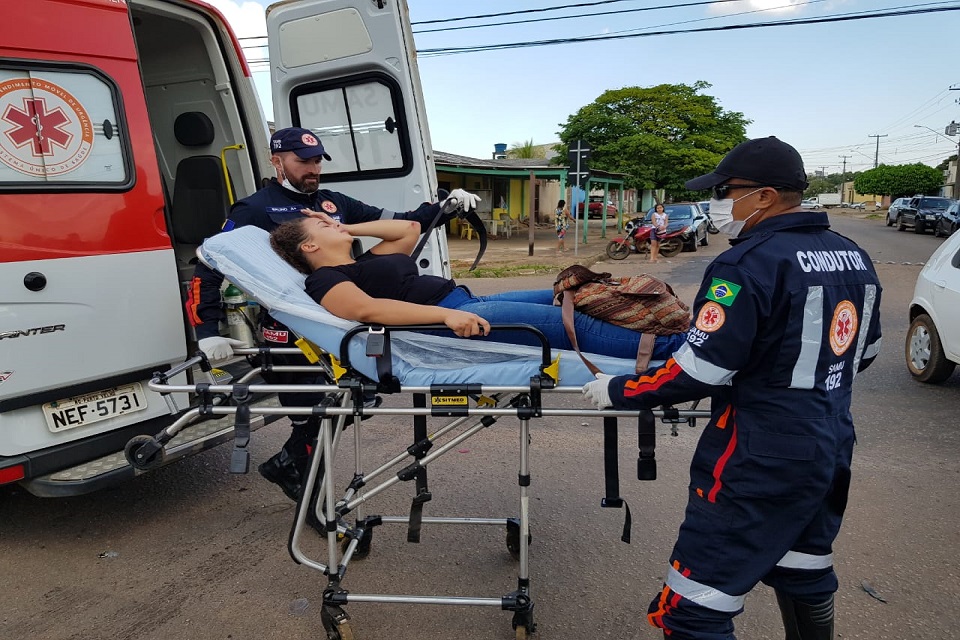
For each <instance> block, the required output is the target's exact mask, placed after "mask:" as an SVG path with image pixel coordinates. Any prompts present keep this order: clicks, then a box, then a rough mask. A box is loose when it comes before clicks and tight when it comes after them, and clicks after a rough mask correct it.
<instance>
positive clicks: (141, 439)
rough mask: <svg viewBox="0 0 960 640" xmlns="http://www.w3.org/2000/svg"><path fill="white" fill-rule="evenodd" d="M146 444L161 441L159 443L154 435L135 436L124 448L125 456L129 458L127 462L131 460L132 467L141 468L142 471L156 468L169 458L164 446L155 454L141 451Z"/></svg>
mask: <svg viewBox="0 0 960 640" xmlns="http://www.w3.org/2000/svg"><path fill="white" fill-rule="evenodd" d="M145 444H159V443H157V439H156V438H154V437H153V436H148V435H141V436H134V437H132V438H130V441H129V442H127V446H125V447H124V448H123V457H124V458H126V459H127V462H129V463H130V465H131V466H132V467H134V468H135V469H140V470H141V471H149V470H150V469H156V468H157V467H159V466H162V465H163V463H164V461H165V460H166V458H167V454H166V451H164V449H163V447H161V448H160V449H159V450H157V451H156V452H155V453H154V454H152V455H150V456H145V455H144V454H142V453H140V452H139V449H140V448H141V447H142V446H143V445H145Z"/></svg>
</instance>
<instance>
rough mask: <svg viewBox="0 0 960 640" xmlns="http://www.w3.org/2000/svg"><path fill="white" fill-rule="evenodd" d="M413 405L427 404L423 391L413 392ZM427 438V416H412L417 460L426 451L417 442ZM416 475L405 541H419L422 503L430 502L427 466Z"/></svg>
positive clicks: (420, 406) (420, 468) (424, 405)
mask: <svg viewBox="0 0 960 640" xmlns="http://www.w3.org/2000/svg"><path fill="white" fill-rule="evenodd" d="M413 406H414V407H415V408H417V409H423V408H424V407H426V406H427V396H426V394H423V393H415V394H413ZM426 439H427V417H426V416H423V415H418V416H414V417H413V443H414V447H416V449H417V453H416V458H417V460H419V459H421V458H423V457H424V456H426V451H423V450H422V447H417V443H420V442H423V441H425V440H426ZM416 473H417V476H416V492H415V494H414V496H413V502H412V503H411V504H410V519H409V521H408V522H407V542H420V528H421V525H422V524H423V504H424V503H425V502H430V499H431V498H432V496H431V495H430V491H429V490H428V489H427V468H426V467H419V468H418V469H417V472H416Z"/></svg>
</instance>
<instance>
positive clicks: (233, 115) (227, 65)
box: [130, 0, 270, 283]
mask: <svg viewBox="0 0 960 640" xmlns="http://www.w3.org/2000/svg"><path fill="white" fill-rule="evenodd" d="M130 12H131V14H132V20H133V27H134V34H135V37H136V46H137V52H138V55H139V58H140V65H141V70H142V74H143V84H144V91H145V94H146V102H147V110H148V112H149V116H150V121H151V126H152V129H153V132H154V142H155V147H156V152H157V159H158V161H159V167H160V174H161V178H162V180H163V187H164V195H165V199H166V204H167V207H166V217H167V227H168V229H169V230H170V236H171V240H172V241H173V244H174V248H175V253H176V256H177V268H178V271H179V274H180V281H181V282H182V283H187V282H188V281H189V280H190V278H191V277H192V276H193V269H194V265H195V264H196V249H197V247H198V246H199V244H200V243H201V242H203V240H204V239H205V238H207V237H209V236H211V235H213V234H214V233H216V232H218V231H219V230H220V228H221V226H222V224H223V222H224V220H225V219H226V214H227V211H228V210H229V207H230V204H231V202H232V201H235V200H237V199H239V198H243V197H245V196H247V195H249V194H251V193H253V192H254V191H256V190H257V189H258V188H259V179H260V176H268V175H270V174H269V173H268V172H267V171H266V169H267V168H268V167H267V166H266V165H265V164H264V165H259V166H257V163H258V162H261V161H260V160H259V159H258V157H257V156H258V155H259V156H266V149H258V148H256V147H257V141H258V140H261V139H262V140H263V142H262V143H261V144H265V142H266V140H265V133H260V132H251V131H249V130H248V127H246V126H245V124H244V123H245V122H256V123H259V122H261V121H262V117H261V116H260V108H259V105H258V104H257V102H256V97H255V94H254V92H253V88H252V85H251V84H250V83H249V82H248V81H247V79H246V77H245V76H244V74H243V71H242V69H241V68H240V66H239V61H238V60H237V59H236V56H231V57H229V58H228V57H225V56H224V53H223V52H224V51H227V52H233V51H235V49H234V46H233V43H232V42H231V41H230V40H229V38H228V36H226V34H224V33H222V32H221V31H220V30H219V29H217V28H216V27H215V25H213V24H212V23H211V22H210V21H209V20H208V19H207V18H206V16H204V15H203V14H201V13H199V12H198V11H196V10H191V9H188V8H186V7H183V6H177V5H175V4H173V3H171V2H169V1H164V2H155V1H151V0H134V1H133V2H131V3H130ZM238 79H239V81H238ZM258 126H259V125H258ZM251 141H252V142H253V144H251Z"/></svg>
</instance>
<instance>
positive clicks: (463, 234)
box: [457, 220, 475, 240]
mask: <svg viewBox="0 0 960 640" xmlns="http://www.w3.org/2000/svg"><path fill="white" fill-rule="evenodd" d="M457 225H458V226H459V227H460V238H461V239H463V238H466V239H467V240H473V234H474V233H475V231H474V230H473V227H471V226H470V223H468V222H464V221H462V220H461V221H458V222H457Z"/></svg>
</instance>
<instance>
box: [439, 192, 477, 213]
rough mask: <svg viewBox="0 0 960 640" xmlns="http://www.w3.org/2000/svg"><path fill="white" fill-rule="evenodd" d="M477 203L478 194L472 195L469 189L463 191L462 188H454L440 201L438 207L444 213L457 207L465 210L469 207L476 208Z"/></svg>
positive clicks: (469, 208)
mask: <svg viewBox="0 0 960 640" xmlns="http://www.w3.org/2000/svg"><path fill="white" fill-rule="evenodd" d="M479 203H480V196H478V195H474V194H472V193H470V192H469V191H464V190H463V189H454V190H453V191H451V192H450V195H448V196H447V199H446V200H444V201H443V202H441V203H440V208H441V209H442V210H443V212H444V213H453V212H454V211H456V210H457V208H460V209H463V211H465V212H466V211H470V210H471V209H476V208H477V204H479Z"/></svg>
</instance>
